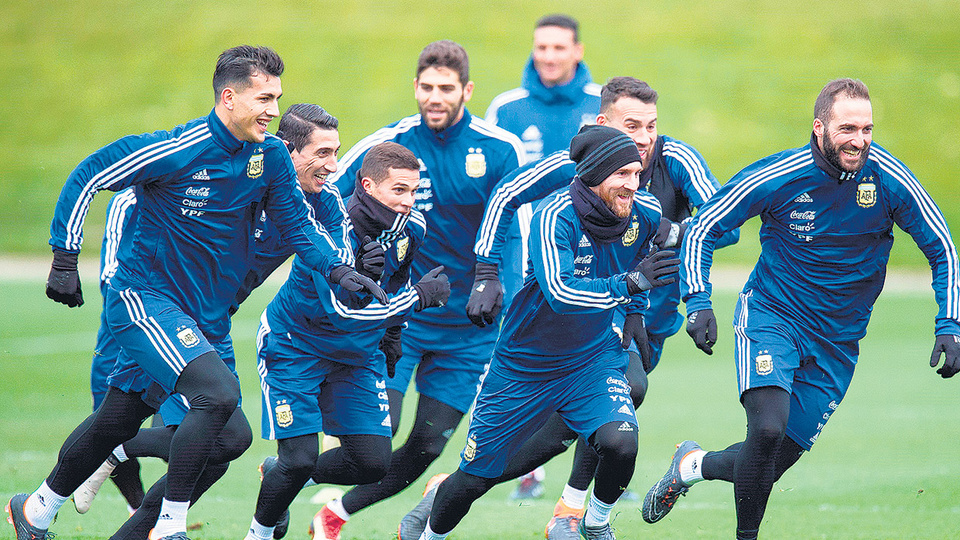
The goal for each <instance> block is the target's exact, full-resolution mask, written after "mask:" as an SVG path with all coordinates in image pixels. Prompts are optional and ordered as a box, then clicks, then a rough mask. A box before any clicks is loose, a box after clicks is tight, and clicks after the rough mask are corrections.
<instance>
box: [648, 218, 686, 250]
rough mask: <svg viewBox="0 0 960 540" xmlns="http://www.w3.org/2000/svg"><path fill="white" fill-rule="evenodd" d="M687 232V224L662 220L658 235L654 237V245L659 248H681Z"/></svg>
mask: <svg viewBox="0 0 960 540" xmlns="http://www.w3.org/2000/svg"><path fill="white" fill-rule="evenodd" d="M686 232H687V224H686V223H684V222H682V221H681V222H680V223H676V222H674V221H670V220H669V219H667V218H660V226H659V227H657V234H655V235H654V236H653V244H654V245H655V246H657V247H658V248H675V247H680V243H681V242H683V235H684V233H686Z"/></svg>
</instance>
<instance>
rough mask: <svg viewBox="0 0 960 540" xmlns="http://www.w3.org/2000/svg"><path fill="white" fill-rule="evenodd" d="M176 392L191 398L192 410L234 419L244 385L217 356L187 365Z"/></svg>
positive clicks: (205, 357) (200, 359)
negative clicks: (242, 385) (233, 415)
mask: <svg viewBox="0 0 960 540" xmlns="http://www.w3.org/2000/svg"><path fill="white" fill-rule="evenodd" d="M174 390H176V391H177V392H179V393H180V394H182V395H183V396H184V397H186V398H187V401H188V402H189V403H190V408H191V409H197V410H201V411H208V412H211V413H213V414H216V415H218V416H222V418H223V419H224V422H226V421H227V419H229V418H230V415H231V414H233V412H234V410H235V409H236V408H237V405H238V404H239V403H240V381H239V380H237V377H236V375H234V374H233V373H232V372H231V371H230V369H229V368H227V366H226V365H225V364H224V363H223V360H221V359H220V357H219V356H217V354H216V353H214V352H208V353H205V354H203V355H201V356H199V357H197V358H196V359H194V360H192V361H191V362H190V363H188V364H187V367H185V368H183V371H182V372H181V373H180V377H179V378H178V379H177V384H176V386H175V387H174Z"/></svg>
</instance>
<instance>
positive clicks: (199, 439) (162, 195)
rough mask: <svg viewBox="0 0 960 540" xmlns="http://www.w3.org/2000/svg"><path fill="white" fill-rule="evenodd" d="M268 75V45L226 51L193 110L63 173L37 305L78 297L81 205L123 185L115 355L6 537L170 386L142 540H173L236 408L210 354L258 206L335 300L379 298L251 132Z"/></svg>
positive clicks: (258, 122)
mask: <svg viewBox="0 0 960 540" xmlns="http://www.w3.org/2000/svg"><path fill="white" fill-rule="evenodd" d="M282 72H283V61H282V60H281V59H280V57H279V55H277V54H276V53H275V52H274V51H273V50H271V49H269V48H266V47H249V46H240V47H234V48H232V49H228V50H227V51H225V52H224V53H222V54H221V55H220V58H219V59H218V61H217V69H216V70H215V72H214V84H213V86H214V92H215V99H216V104H215V106H214V108H213V111H211V113H210V114H209V115H208V116H205V117H202V118H198V119H196V120H192V121H190V122H188V123H187V124H185V125H182V126H178V127H176V128H174V129H173V130H171V131H157V132H154V133H150V134H144V135H131V136H128V137H124V138H122V139H120V140H118V141H116V142H114V143H111V144H109V145H107V146H105V147H103V148H101V149H100V150H98V151H96V152H95V153H94V154H92V155H91V156H89V157H88V158H87V159H85V160H84V161H83V162H81V164H80V165H79V166H78V167H77V168H76V169H74V171H73V172H72V173H71V174H70V176H69V178H68V179H67V182H66V184H65V186H64V188H63V191H62V192H61V194H60V198H59V200H58V202H57V207H56V209H55V212H54V219H53V222H52V224H51V227H50V229H51V240H50V243H51V245H52V246H53V251H54V261H53V265H52V268H51V272H50V276H49V278H48V280H47V295H48V296H49V297H51V298H52V299H53V300H55V301H58V302H61V303H65V304H67V305H68V306H71V307H74V306H79V305H82V303H83V295H82V292H81V290H80V286H79V276H78V272H77V258H78V254H79V250H80V245H81V243H82V230H83V220H84V217H85V215H86V211H87V209H88V208H89V203H90V200H91V199H92V197H93V196H94V195H95V194H96V193H97V192H98V191H100V190H103V189H109V190H113V191H117V190H121V189H123V188H125V187H128V186H131V185H135V186H137V210H136V212H135V214H134V216H133V217H132V218H131V222H132V223H133V226H134V227H135V229H134V230H135V231H136V233H135V234H133V235H126V236H125V241H124V242H123V244H122V245H121V255H120V257H119V260H120V267H119V268H118V270H117V273H116V274H115V275H114V277H113V278H112V280H111V282H110V286H109V287H108V288H107V299H106V311H107V321H108V323H109V325H110V331H111V332H112V333H113V336H114V338H116V340H117V342H118V343H119V344H120V346H121V353H120V357H119V359H118V361H117V365H116V367H115V368H114V371H113V373H111V375H110V377H109V379H108V384H109V385H110V389H109V390H108V392H107V395H106V396H105V397H104V400H103V403H102V404H101V406H100V407H99V408H98V409H97V411H96V412H95V413H94V414H93V415H91V416H90V417H89V418H88V419H87V420H85V421H84V422H83V423H82V424H81V425H80V426H78V427H77V429H75V430H74V432H73V433H72V434H71V435H70V436H69V437H68V438H67V440H66V441H65V443H64V446H63V448H62V450H61V453H60V456H59V459H58V461H57V465H56V467H55V468H54V469H53V471H52V472H51V473H50V475H49V476H48V478H47V480H46V481H44V482H43V484H42V485H41V486H40V488H39V489H38V490H37V491H35V492H34V493H33V494H25V493H22V494H18V495H15V496H14V497H13V498H12V499H11V501H10V504H9V507H10V513H11V520H12V521H13V524H14V527H15V528H16V530H17V534H18V538H20V539H22V538H42V537H44V536H46V535H47V528H48V527H49V525H50V523H51V522H52V520H53V518H54V516H55V515H56V512H57V510H58V509H59V508H60V506H62V504H63V503H64V502H65V501H66V498H67V497H68V496H69V495H70V494H71V493H73V492H74V490H75V489H76V488H77V487H78V486H80V484H81V483H82V482H83V481H84V480H85V479H86V478H87V477H89V476H90V474H91V473H93V472H94V470H96V469H97V467H99V466H100V464H101V463H103V461H104V460H105V459H106V458H107V456H108V455H109V454H110V452H111V451H112V450H113V449H114V448H115V447H116V446H117V445H118V444H119V443H121V442H123V441H125V440H127V439H130V438H131V437H133V436H134V435H135V434H136V433H137V430H138V429H139V427H140V423H141V422H142V421H143V420H144V419H145V418H146V417H147V416H149V415H151V414H153V413H154V412H155V411H156V409H157V407H158V406H159V404H160V402H161V401H162V400H163V399H164V398H165V397H166V396H167V395H169V394H171V393H174V392H176V393H179V394H181V395H182V396H183V397H184V398H186V399H187V401H188V402H189V404H190V410H189V411H188V412H187V414H186V415H185V417H184V419H183V421H182V422H181V423H180V427H179V428H178V429H177V432H176V433H175V435H174V437H173V440H172V443H171V448H170V461H169V465H168V474H167V485H166V494H165V496H164V498H163V503H162V508H161V512H160V517H159V518H158V520H157V523H156V525H155V527H154V532H153V535H154V537H155V538H158V539H167V540H170V539H183V538H186V533H185V531H186V513H187V507H188V505H189V501H190V496H191V494H192V492H193V490H194V487H195V485H196V482H197V479H198V477H199V475H200V473H201V471H202V470H203V467H204V464H205V463H206V461H207V459H208V457H209V456H210V454H211V453H212V452H213V450H214V446H215V443H216V441H217V437H218V435H219V434H220V432H221V431H222V430H223V429H224V426H225V425H226V424H227V421H228V420H229V419H230V418H231V416H232V415H233V414H234V413H235V412H236V411H237V410H238V409H237V404H238V402H239V398H240V390H239V384H238V381H237V378H236V376H235V375H234V374H233V373H232V372H231V371H230V369H229V368H228V367H227V366H226V364H224V362H223V360H222V359H221V358H224V357H232V356H233V353H232V351H230V350H229V349H230V342H229V339H227V335H225V334H224V333H222V332H223V331H224V330H225V329H226V328H227V327H228V326H229V324H228V323H227V322H225V321H226V319H227V312H228V309H229V307H230V304H231V303H232V302H233V300H234V298H235V295H236V293H237V290H238V288H239V287H240V284H241V281H242V279H243V277H244V275H245V273H246V271H247V269H248V267H249V262H248V261H249V258H250V257H252V255H253V253H252V245H253V227H254V225H255V219H256V218H257V217H258V216H259V214H260V212H259V211H257V210H258V208H261V207H262V209H263V210H265V211H266V212H267V215H269V216H270V217H271V219H273V220H274V222H275V223H276V224H277V226H278V227H279V228H280V231H281V235H282V236H283V237H284V238H285V239H286V240H287V241H288V242H289V243H290V244H291V245H293V246H294V248H295V249H296V250H297V252H298V254H300V255H301V256H303V258H304V259H305V260H307V261H309V264H310V265H311V266H313V267H315V268H316V269H317V270H319V271H320V273H321V274H323V275H324V276H327V277H328V278H329V279H330V280H331V281H332V282H333V283H335V284H337V285H338V286H339V287H342V289H343V292H342V294H343V295H344V296H345V297H350V298H354V297H355V295H356V294H358V293H360V292H362V291H370V292H371V293H373V294H374V295H375V296H377V297H378V299H379V300H382V301H385V298H384V297H383V296H384V295H383V291H382V289H380V288H379V286H377V285H376V283H375V282H373V280H371V279H370V278H368V277H365V276H362V275H360V274H358V273H357V272H356V271H355V270H353V269H352V268H351V266H350V265H351V264H352V263H353V257H352V252H351V251H350V249H349V246H338V245H337V244H336V241H335V239H334V238H332V237H331V236H330V235H329V234H328V233H327V232H326V231H325V230H324V229H323V228H322V227H320V226H319V225H318V224H317V222H316V221H315V220H314V219H313V215H312V209H311V208H310V207H309V205H308V204H307V203H306V201H305V200H304V197H303V193H302V191H301V190H300V187H299V186H298V184H297V182H296V172H295V171H294V169H293V164H292V162H291V160H290V154H289V152H287V150H286V148H284V146H283V143H282V141H280V139H278V138H276V137H273V136H268V134H267V131H266V129H267V125H268V124H269V123H270V121H271V120H272V119H273V118H275V117H276V116H278V115H279V111H278V109H277V103H278V100H279V98H280V95H281V92H282V90H281V86H280V75H281V74H282ZM244 422H245V420H244ZM247 429H248V430H249V426H248V427H247Z"/></svg>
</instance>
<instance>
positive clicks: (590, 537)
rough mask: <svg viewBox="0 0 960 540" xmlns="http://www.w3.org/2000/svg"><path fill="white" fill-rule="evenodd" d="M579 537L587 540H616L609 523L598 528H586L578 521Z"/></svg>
mask: <svg viewBox="0 0 960 540" xmlns="http://www.w3.org/2000/svg"><path fill="white" fill-rule="evenodd" d="M580 536H582V537H583V538H586V539H587V540H617V537H616V536H614V535H613V528H612V527H610V524H609V523H607V524H606V525H600V526H598V527H587V526H586V524H584V523H583V520H581V521H580Z"/></svg>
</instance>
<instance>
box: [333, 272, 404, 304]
mask: <svg viewBox="0 0 960 540" xmlns="http://www.w3.org/2000/svg"><path fill="white" fill-rule="evenodd" d="M329 281H330V283H333V284H335V285H339V286H341V287H343V288H344V289H345V290H348V291H350V292H360V291H367V292H369V293H370V294H372V295H373V297H374V298H376V299H377V302H380V303H381V304H383V305H387V304H388V303H390V299H389V298H387V293H385V292H384V291H383V289H381V288H380V286H379V285H377V282H376V281H374V280H372V279H370V278H368V277H367V276H363V275H360V274H359V273H357V271H356V270H354V269H353V268H350V267H349V266H347V265H345V264H341V265H340V266H336V267H334V269H333V270H331V271H330V278H329Z"/></svg>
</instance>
